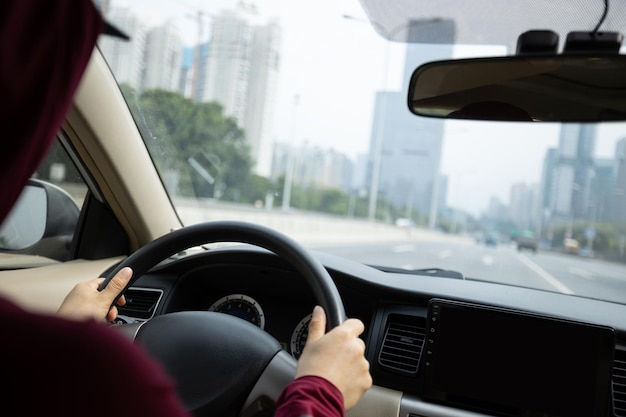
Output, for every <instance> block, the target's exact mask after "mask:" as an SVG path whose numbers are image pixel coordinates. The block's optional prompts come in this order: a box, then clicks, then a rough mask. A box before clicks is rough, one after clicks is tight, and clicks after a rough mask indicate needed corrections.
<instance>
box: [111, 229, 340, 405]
mask: <svg viewBox="0 0 626 417" xmlns="http://www.w3.org/2000/svg"><path fill="white" fill-rule="evenodd" d="M215 242H240V243H248V244H252V245H255V246H259V247H262V248H265V249H267V250H270V251H272V252H274V253H275V254H276V255H278V256H280V257H281V258H282V259H284V260H285V261H287V262H288V263H290V264H291V266H292V267H293V268H294V269H295V270H296V271H297V272H298V273H299V274H301V275H302V276H303V277H304V278H305V279H306V281H307V283H308V284H309V286H310V287H311V289H312V291H313V293H314V295H315V298H316V300H317V302H318V303H319V304H320V305H321V306H322V307H323V308H324V310H325V311H326V318H327V330H330V329H332V328H333V327H336V326H338V325H339V324H341V323H343V322H344V321H345V320H346V313H345V310H344V306H343V302H342V300H341V296H340V295H339V292H338V291H337V287H336V286H335V284H334V282H333V280H332V279H331V277H330V275H329V274H328V272H327V271H326V269H325V268H324V267H323V266H322V265H321V264H320V263H319V262H318V261H317V260H316V259H315V258H313V257H312V256H311V255H310V254H309V253H308V252H307V251H306V250H305V249H304V248H302V247H301V246H300V245H299V244H298V243H297V242H295V241H294V240H292V239H291V238H289V237H288V236H285V235H283V234H281V233H279V232H277V231H275V230H273V229H269V228H267V227H263V226H259V225H256V224H252V223H245V222H237V221H220V222H207V223H200V224H195V225H191V226H187V227H184V228H181V229H178V230H175V231H173V232H171V233H168V234H167V235H164V236H162V237H160V238H158V239H156V240H154V241H152V242H150V243H148V244H147V245H145V246H143V247H142V248H140V249H139V250H137V251H136V252H134V253H133V254H132V255H130V256H129V257H128V258H126V259H125V260H124V261H122V262H121V263H120V264H119V265H118V266H117V267H116V268H114V269H113V270H112V271H111V272H110V273H108V275H107V276H106V277H105V280H104V282H103V283H102V285H101V286H100V289H103V288H105V287H106V285H107V284H108V283H109V282H110V281H111V279H113V276H114V275H115V274H116V273H117V272H118V271H120V270H121V269H122V268H124V267H127V266H128V267H131V268H132V269H133V277H132V279H131V280H130V282H129V284H128V285H127V287H126V288H125V290H126V289H127V288H128V287H129V286H131V285H132V284H133V283H134V282H135V281H136V280H137V279H138V278H139V277H141V276H142V275H143V274H145V273H146V272H148V271H149V270H150V269H151V268H152V267H154V266H155V265H157V264H158V263H160V262H161V261H163V260H165V259H167V258H168V257H170V256H172V255H174V254H176V253H179V252H181V251H183V250H185V249H188V248H190V247H193V246H198V245H202V244H207V243H215ZM118 328H120V329H121V330H122V331H124V332H125V333H127V334H131V335H132V336H133V337H134V339H135V341H136V342H137V343H140V344H141V345H142V346H143V347H144V348H145V349H146V350H148V351H149V352H150V353H151V354H152V355H153V356H154V357H155V358H156V359H157V360H158V361H159V362H160V363H161V365H162V366H163V367H164V368H165V370H166V371H167V372H168V374H169V375H170V377H172V378H173V379H174V380H175V381H176V385H177V390H178V394H179V396H180V398H181V400H182V402H183V404H184V405H185V407H186V408H187V409H188V410H189V411H190V412H192V413H194V414H195V415H223V416H236V415H239V414H240V413H242V411H244V412H245V410H246V409H251V408H254V407H256V408H258V407H259V406H261V405H262V403H263V401H266V400H264V399H265V398H270V399H271V400H273V401H276V399H277V398H278V396H279V395H280V392H281V391H282V390H283V388H284V387H285V386H286V385H287V384H288V383H289V382H290V381H291V380H292V379H293V376H294V374H295V366H296V361H295V359H293V358H292V357H291V355H289V354H288V353H286V352H285V351H284V350H282V348H281V346H280V344H279V343H278V341H277V340H276V339H274V338H273V337H272V336H270V335H269V334H268V333H266V332H264V331H263V330H261V329H259V328H258V327H257V326H255V325H253V324H251V323H248V322H247V321H244V320H241V319H239V318H236V317H233V316H230V315H227V314H222V313H215V312H209V311H186V312H177V313H169V314H164V315H161V316H157V317H154V318H152V319H151V320H148V321H146V322H143V323H140V324H135V325H120V326H118Z"/></svg>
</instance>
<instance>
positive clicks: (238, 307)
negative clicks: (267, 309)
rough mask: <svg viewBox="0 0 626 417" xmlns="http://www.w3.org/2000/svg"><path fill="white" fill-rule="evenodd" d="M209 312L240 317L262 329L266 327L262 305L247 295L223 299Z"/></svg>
mask: <svg viewBox="0 0 626 417" xmlns="http://www.w3.org/2000/svg"><path fill="white" fill-rule="evenodd" d="M209 311H217V312H218V313H225V314H230V315H231V316H235V317H239V318H241V319H244V320H246V321H249V322H250V323H252V324H255V325H257V326H259V327H260V328H261V329H263V328H264V327H265V315H264V314H263V309H262V308H261V305H260V304H259V303H257V301H256V300H255V299H254V298H252V297H250V296H247V295H245V294H230V295H227V296H226V297H222V298H220V299H219V300H217V301H216V302H214V303H213V305H212V306H211V307H209Z"/></svg>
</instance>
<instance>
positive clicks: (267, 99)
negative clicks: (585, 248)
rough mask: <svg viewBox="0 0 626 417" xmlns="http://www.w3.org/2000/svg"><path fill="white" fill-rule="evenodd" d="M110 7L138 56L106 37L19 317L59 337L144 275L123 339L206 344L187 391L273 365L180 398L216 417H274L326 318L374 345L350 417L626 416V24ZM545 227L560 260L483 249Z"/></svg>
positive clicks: (87, 77)
mask: <svg viewBox="0 0 626 417" xmlns="http://www.w3.org/2000/svg"><path fill="white" fill-rule="evenodd" d="M100 3H102V4H105V5H106V8H105V9H104V10H105V12H106V15H107V19H108V20H109V21H111V22H113V23H115V24H116V25H117V26H119V27H120V29H121V30H122V31H125V32H126V33H127V34H128V35H129V37H130V38H131V40H130V41H128V42H123V41H121V40H115V39H104V38H102V39H100V40H99V43H98V48H97V49H96V50H95V51H94V52H93V55H92V57H91V61H90V63H89V66H88V67H87V70H86V72H85V74H84V76H83V78H82V80H81V84H80V87H79V89H78V92H77V94H76V96H75V97H74V101H73V104H72V107H71V109H70V112H69V113H68V115H67V117H66V118H65V120H64V122H63V125H62V128H61V129H60V131H59V133H58V135H57V140H56V142H55V144H54V145H53V147H52V149H51V150H50V152H49V153H48V156H47V157H46V159H45V160H44V161H43V162H42V164H41V166H40V167H39V168H38V169H37V170H36V172H34V173H33V183H32V184H31V185H30V186H29V187H28V188H27V191H26V192H25V194H24V199H25V201H26V203H28V204H26V205H25V207H30V208H33V209H34V208H38V210H33V211H32V212H30V213H28V215H29V216H30V217H29V218H28V220H27V221H21V222H15V223H14V224H13V223H12V224H11V225H9V226H6V225H5V226H6V227H4V228H3V229H1V231H0V237H1V238H0V292H1V293H2V294H3V296H6V297H9V298H10V299H12V300H14V301H15V302H16V303H17V304H19V305H21V306H23V307H24V308H26V309H29V310H33V311H38V312H45V313H54V312H56V310H57V308H58V306H59V305H60V303H61V302H62V300H63V299H64V297H65V295H66V294H67V292H68V291H69V290H70V289H71V288H72V287H73V286H74V285H75V284H76V283H78V282H81V281H84V280H86V279H88V278H92V277H97V276H111V274H112V273H113V272H114V271H116V270H118V269H119V268H121V267H122V266H124V265H130V266H132V267H133V268H134V270H135V277H134V279H133V281H132V283H131V285H130V286H129V288H127V289H126V291H125V296H126V299H127V300H128V304H127V305H126V306H125V307H123V308H120V316H119V318H118V320H117V321H116V323H113V326H112V327H113V330H112V331H121V332H125V333H127V334H129V335H130V336H131V337H135V335H137V334H138V335H137V336H136V337H137V338H138V339H139V340H137V342H138V343H143V341H142V340H141V337H142V336H141V334H142V332H139V333H137V332H136V329H137V328H138V327H141V328H142V329H151V328H152V329H154V326H157V325H158V324H159V323H160V322H162V321H163V320H168V318H173V319H174V318H179V319H180V320H183V321H184V323H183V324H184V325H185V326H190V327H191V328H192V329H193V331H191V332H189V333H190V334H191V335H192V337H191V338H189V340H185V343H182V341H181V343H174V345H173V346H172V344H171V342H173V341H174V342H175V341H180V340H179V339H178V338H177V336H173V335H171V334H166V333H163V334H162V335H160V336H159V337H156V338H155V340H154V343H156V345H157V347H160V346H165V344H168V343H169V345H168V346H171V347H172V349H174V354H172V356H171V360H173V361H174V362H175V363H174V364H173V365H172V364H170V365H172V366H168V369H169V370H170V372H171V373H172V374H171V376H172V378H174V379H176V380H183V375H181V374H184V373H185V372H187V371H186V368H184V367H182V366H180V367H179V366H178V365H179V363H178V362H177V361H178V360H182V359H184V358H189V357H190V355H191V354H190V350H189V349H191V351H193V352H194V355H196V356H195V357H194V359H197V361H198V363H200V362H202V360H204V359H206V358H213V357H218V354H220V353H224V352H228V351H231V350H236V349H240V348H242V349H247V350H246V351H249V352H254V353H255V354H257V353H258V354H259V355H261V356H262V357H260V359H259V361H258V363H260V364H262V366H259V367H258V369H256V370H255V372H252V371H249V370H248V369H247V368H245V367H242V363H240V361H237V360H226V359H225V360H223V361H221V363H220V366H223V367H222V368H220V369H222V370H221V371H219V372H218V373H217V374H210V370H207V372H208V373H207V375H205V376H204V378H203V381H201V382H197V381H195V382H193V381H192V382H190V384H191V386H188V385H185V386H182V385H181V386H179V389H180V390H185V392H194V393H197V396H192V397H188V396H185V397H184V398H185V406H186V407H188V409H189V410H190V411H192V412H195V414H196V415H202V412H201V411H200V410H205V409H206V407H209V408H210V407H212V406H213V405H215V407H217V406H218V405H219V403H220V399H221V400H224V399H225V398H230V399H232V403H231V402H229V403H228V404H226V406H225V407H226V408H228V409H229V410H236V411H235V412H234V413H233V415H235V414H236V415H244V416H247V417H258V416H264V415H270V414H271V413H272V405H273V402H274V401H275V400H276V397H277V395H278V393H279V392H280V391H281V389H282V387H284V386H285V384H286V383H288V381H289V380H290V379H291V378H292V377H293V375H294V370H295V366H296V364H297V360H298V358H299V355H300V354H301V353H302V349H303V346H304V343H305V341H306V335H307V326H308V323H309V321H310V312H311V311H312V308H313V306H314V305H316V304H320V305H322V306H323V307H324V308H325V309H326V311H327V312H328V314H329V317H330V323H331V325H337V324H338V323H340V322H341V321H342V320H344V319H345V318H346V317H357V318H359V319H361V320H362V321H363V322H364V323H365V327H366V331H365V333H364V334H363V336H362V338H363V341H364V343H365V345H366V357H367V359H368V361H369V363H370V371H371V374H372V377H373V381H374V386H373V388H372V389H371V390H370V391H368V392H367V393H366V394H365V396H364V397H363V398H362V400H361V401H360V403H359V404H358V405H357V406H356V407H355V408H354V409H353V410H351V411H349V413H348V414H349V415H351V416H360V417H383V416H384V417H406V416H425V417H435V416H438V417H441V416H446V417H461V416H463V417H469V416H472V417H478V416H502V417H519V416H568V417H570V416H611V417H621V416H626V280H624V277H626V264H625V263H624V261H623V260H624V248H623V245H620V242H622V243H623V241H624V240H625V238H624V236H626V199H624V195H623V192H622V193H620V190H622V189H623V187H624V183H625V181H626V163H625V162H624V161H626V153H625V152H626V141H625V139H624V138H626V96H624V94H623V92H624V91H626V89H625V88H624V81H623V80H624V76H623V74H626V64H625V63H624V61H625V59H624V58H625V57H624V55H620V51H621V50H622V49H623V47H622V45H621V40H622V36H621V34H622V33H624V32H626V3H624V2H620V1H617V0H610V1H607V2H603V1H600V0H597V1H588V2H572V1H568V0H559V1H553V0H535V1H532V2H531V1H527V0H509V1H506V2H503V1H498V0H474V1H471V2H468V1H463V0H447V1H440V2H432V1H424V0H419V1H414V0H397V1H394V2H388V1H385V0H360V1H358V0H343V1H329V2H328V1H327V2H312V1H309V2H289V1H278V0H258V1H254V2H253V1H251V0H250V1H246V2H239V1H237V2H236V1H230V0H224V1H221V0H220V1H214V2H173V1H166V0H150V1H139V0H110V1H108V2H100ZM519 77H521V78H519ZM42 184H43V185H42ZM57 187H58V188H60V189H62V190H64V192H63V193H61V194H62V195H63V196H64V197H63V198H64V199H65V200H67V198H70V199H71V200H72V201H73V204H77V205H78V209H77V210H80V212H79V213H76V212H72V213H73V214H72V216H69V217H68V218H69V219H70V220H69V221H68V222H67V223H65V224H63V225H62V226H63V227H53V226H60V225H58V224H55V223H54V222H55V221H58V220H55V216H53V214H55V213H59V212H60V211H59V210H62V211H64V210H65V209H60V207H68V206H63V205H62V202H61V201H60V200H58V199H55V198H52V197H53V195H59V193H56V192H55V191H53V190H57ZM57 191H58V190H57ZM68 196H69V197H68ZM66 202H67V201H66ZM69 206H71V205H69ZM64 212H65V211H64ZM20 214H26V213H25V212H20ZM18 217H19V216H18ZM66 217H67V216H66ZM398 224H401V225H407V224H409V225H411V226H412V227H397V226H396V225H398ZM14 225H15V227H13V226H14ZM20 225H21V226H20ZM24 228H26V229H29V230H28V231H29V232H32V233H30V234H29V233H27V231H26V230H25V229H24ZM68 228H69V230H70V231H69V232H68ZM31 229H32V230H31ZM524 229H528V230H534V231H536V233H535V236H534V237H533V240H532V242H534V244H535V246H532V244H531V243H525V242H524V241H523V240H518V249H523V248H528V249H531V250H533V251H534V250H536V248H537V246H536V241H537V240H535V238H536V239H541V240H542V242H546V247H550V248H551V249H552V250H549V251H548V250H546V251H542V253H541V256H528V255H527V253H524V252H518V251H517V250H516V248H515V247H514V246H513V245H500V246H499V247H498V250H493V249H491V248H486V247H485V246H484V245H482V244H481V245H477V244H476V242H475V241H474V239H473V236H477V235H479V234H480V233H481V231H483V230H489V231H496V232H497V233H498V236H501V237H503V236H510V231H511V230H524ZM591 229H593V230H594V236H593V252H594V257H593V258H583V257H573V256H568V255H567V254H566V252H567V251H571V245H570V243H571V241H568V240H567V239H570V238H571V239H575V240H576V242H587V240H586V236H585V231H586V230H587V231H588V230H591ZM17 236H22V237H24V240H22V241H20V244H17V243H15V244H13V245H12V244H11V243H10V242H17V241H18V240H15V239H16V238H17ZM566 237H567V239H566ZM520 242H521V243H520ZM529 242H530V241H529ZM568 242H569V243H568ZM485 243H486V241H485ZM50 248H54V253H52V252H51V251H47V249H50ZM44 249H46V250H44ZM189 312H194V313H197V315H194V314H186V313H189ZM217 313H226V314H230V315H232V316H236V317H238V318H239V319H242V320H245V321H247V322H249V323H245V326H244V325H242V326H241V327H242V328H244V327H245V329H246V330H245V332H244V331H243V330H242V333H239V332H238V331H237V332H235V331H232V329H224V328H220V327H219V326H216V325H213V324H212V321H211V320H212V318H213V317H215V316H216V314H217ZM192 315H193V316H194V317H198V320H199V321H198V322H196V321H194V320H195V319H194V320H191V318H190V316H192ZM205 320H206V321H205ZM238 323H240V322H238ZM241 323H243V322H241ZM250 323H251V324H252V325H250ZM185 328H186V327H185ZM237 328H239V327H237ZM199 329H201V330H199ZM214 332H215V333H214ZM248 332H249V333H248ZM235 333H237V336H241V337H239V338H238V342H237V343H241V344H242V345H241V346H240V345H238V344H237V346H235V347H234V348H233V347H232V346H228V345H226V344H222V343H225V339H227V337H226V336H232V335H233V334H235ZM7 337H9V335H7ZM207 339H209V340H210V341H211V343H215V344H214V345H212V346H213V348H212V349H201V348H197V346H196V345H195V344H196V343H199V344H202V343H204V342H205V341H206V340H207ZM229 339H230V338H229ZM267 340H270V341H271V342H268V343H269V345H270V348H269V349H265V350H264V348H263V347H261V342H260V341H267ZM194 346H195V347H196V348H195V349H194ZM263 346H265V345H263ZM41 348H42V349H43V348H45V347H41ZM157 350H158V349H157ZM266 351H269V353H267V352H266ZM263 352H265V353H266V354H262V353H263ZM205 355H206V357H205ZM157 360H163V361H164V360H165V359H164V358H159V357H157ZM181 363H182V362H181ZM25 369H26V368H25ZM177 370H179V373H178V374H177V373H176V372H177ZM226 373H228V374H233V375H235V374H237V375H245V378H243V377H242V378H241V379H240V382H238V381H239V379H237V378H234V381H235V382H234V383H233V386H232V387H230V388H229V390H230V391H229V392H228V393H225V394H224V393H223V392H222V388H223V387H216V386H215V385H209V384H205V382H204V381H222V378H223V375H224V374H226ZM11 377H12V376H11V375H8V376H7V378H6V381H7V383H9V384H10V383H11ZM46 378H49V379H50V380H51V381H52V380H53V378H54V376H53V375H51V376H49V377H46ZM93 378H98V375H93ZM33 383H37V382H36V381H34V382H33ZM84 383H86V384H87V383H89V381H84ZM111 392H112V393H115V395H132V393H124V392H116V391H115V386H112V387H111ZM205 394H206V395H205ZM214 394H215V395H214ZM212 397H217V400H216V401H215V404H214V403H207V402H205V401H210V400H207V398H212ZM70 400H71V399H70V398H68V401H70ZM102 401H106V399H103V400H102ZM229 401H230V400H229ZM213 410H214V413H212V415H219V414H220V412H218V411H219V410H217V411H216V409H213ZM204 415H206V413H205V414H204Z"/></svg>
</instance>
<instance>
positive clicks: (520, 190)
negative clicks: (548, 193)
mask: <svg viewBox="0 0 626 417" xmlns="http://www.w3.org/2000/svg"><path fill="white" fill-rule="evenodd" d="M539 203H540V202H539V186H537V185H528V184H526V183H517V184H513V185H512V186H511V195H510V201H509V207H508V212H509V215H508V217H509V220H510V221H511V222H512V223H513V224H514V225H515V226H516V228H517V229H518V230H537V229H538V227H539V223H540V219H541V217H540V214H539Z"/></svg>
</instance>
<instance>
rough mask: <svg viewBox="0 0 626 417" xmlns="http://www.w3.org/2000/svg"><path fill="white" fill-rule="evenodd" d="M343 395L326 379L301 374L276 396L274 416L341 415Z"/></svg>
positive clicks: (342, 413) (313, 416)
mask: <svg viewBox="0 0 626 417" xmlns="http://www.w3.org/2000/svg"><path fill="white" fill-rule="evenodd" d="M344 414H345V411H344V408H343V395H342V394H341V391H339V389H337V387H335V386H334V385H333V384H332V383H331V382H329V381H328V380H326V379H324V378H321V377H317V376H311V375H308V376H303V377H300V378H298V379H295V380H294V381H292V382H291V383H290V384H289V385H287V387H286V388H285V390H284V391H283V392H282V393H281V394H280V397H278V401H277V402H276V412H275V413H274V417H301V416H302V417H304V416H307V417H343V415H344Z"/></svg>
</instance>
